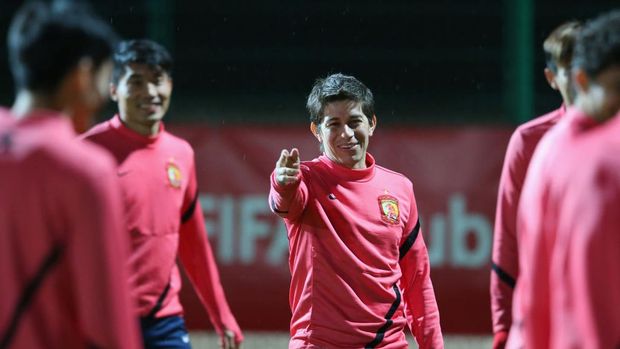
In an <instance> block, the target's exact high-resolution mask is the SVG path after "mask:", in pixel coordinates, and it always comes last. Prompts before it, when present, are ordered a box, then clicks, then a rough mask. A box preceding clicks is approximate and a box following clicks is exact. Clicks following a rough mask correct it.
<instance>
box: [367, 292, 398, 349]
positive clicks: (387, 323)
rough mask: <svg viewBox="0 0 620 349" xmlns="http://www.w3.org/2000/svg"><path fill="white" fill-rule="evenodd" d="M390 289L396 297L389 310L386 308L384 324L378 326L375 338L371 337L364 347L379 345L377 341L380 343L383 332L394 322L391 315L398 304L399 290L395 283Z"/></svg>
mask: <svg viewBox="0 0 620 349" xmlns="http://www.w3.org/2000/svg"><path fill="white" fill-rule="evenodd" d="M392 289H394V293H395V294H396V299H395V300H394V302H393V303H392V306H391V307H390V310H388V312H387V314H385V324H384V325H383V326H381V328H379V330H378V331H377V334H376V335H375V339H373V340H372V341H371V342H370V343H368V344H366V346H365V347H364V348H365V349H369V348H375V347H376V346H377V345H379V343H381V341H382V340H383V337H384V336H385V332H386V331H387V330H388V329H389V328H390V327H391V326H392V324H393V323H394V321H392V316H394V313H396V310H397V309H398V306H400V290H399V289H398V286H396V284H394V285H393V286H392Z"/></svg>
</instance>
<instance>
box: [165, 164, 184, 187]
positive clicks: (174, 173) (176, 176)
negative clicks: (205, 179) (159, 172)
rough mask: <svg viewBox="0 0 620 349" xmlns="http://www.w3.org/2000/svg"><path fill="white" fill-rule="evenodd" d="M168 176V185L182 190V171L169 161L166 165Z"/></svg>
mask: <svg viewBox="0 0 620 349" xmlns="http://www.w3.org/2000/svg"><path fill="white" fill-rule="evenodd" d="M166 175H167V177H168V183H170V186H171V187H173V188H177V189H178V188H181V183H182V180H183V177H182V176H181V170H180V169H179V166H177V165H176V164H175V163H174V162H172V160H170V161H168V164H167V165H166Z"/></svg>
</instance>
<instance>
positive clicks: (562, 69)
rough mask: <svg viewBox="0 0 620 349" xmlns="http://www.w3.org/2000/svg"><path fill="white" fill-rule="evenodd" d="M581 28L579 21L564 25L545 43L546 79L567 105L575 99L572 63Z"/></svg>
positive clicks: (552, 33) (550, 35)
mask: <svg viewBox="0 0 620 349" xmlns="http://www.w3.org/2000/svg"><path fill="white" fill-rule="evenodd" d="M581 27H582V25H581V23H580V22H577V21H571V22H567V23H564V24H562V25H560V26H559V27H557V28H556V29H555V30H554V31H553V32H551V34H549V36H548V37H547V39H545V42H544V43H543V51H544V52H545V60H546V63H547V66H546V67H545V77H546V78H547V82H548V83H549V85H550V86H551V88H553V89H554V90H557V91H559V92H560V94H561V95H562V100H563V101H564V104H566V105H571V104H572V103H573V101H574V97H575V93H574V88H573V86H572V79H571V63H572V59H573V49H574V47H575V41H576V40H577V34H578V33H579V31H580V30H581Z"/></svg>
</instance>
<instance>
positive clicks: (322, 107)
mask: <svg viewBox="0 0 620 349" xmlns="http://www.w3.org/2000/svg"><path fill="white" fill-rule="evenodd" d="M306 107H307V108H308V112H309V113H310V121H311V124H310V128H311V130H312V133H313V134H314V135H315V137H316V138H317V139H318V140H319V142H320V143H321V149H322V150H323V151H324V152H325V155H326V156H327V157H328V158H330V159H331V160H332V161H334V162H336V163H338V164H341V165H343V166H345V167H348V168H353V169H359V168H365V167H366V150H367V149H368V143H369V140H370V136H372V134H373V132H374V129H375V127H376V124H377V118H376V116H375V113H374V99H373V95H372V92H371V91H370V89H368V87H366V85H364V84H363V83H362V82H360V81H359V80H357V79H356V78H355V77H353V76H347V75H342V74H333V75H330V76H328V77H326V78H324V79H318V80H317V81H316V82H315V84H314V86H313V87H312V91H311V92H310V95H309V96H308V102H307V104H306Z"/></svg>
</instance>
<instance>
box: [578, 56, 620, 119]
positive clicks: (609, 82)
mask: <svg viewBox="0 0 620 349" xmlns="http://www.w3.org/2000/svg"><path fill="white" fill-rule="evenodd" d="M580 94H581V96H580V98H581V99H582V102H583V103H582V105H583V106H584V108H583V109H584V111H585V112H587V113H588V114H590V115H591V116H592V117H594V118H595V119H597V120H599V121H605V120H607V119H609V118H610V117H612V116H614V115H616V113H618V111H619V110H620V64H616V65H613V66H610V67H609V68H607V69H605V70H603V71H602V72H600V73H599V74H598V75H597V76H596V77H595V78H593V79H590V80H589V81H588V85H587V88H585V89H583V90H581V91H580Z"/></svg>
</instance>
